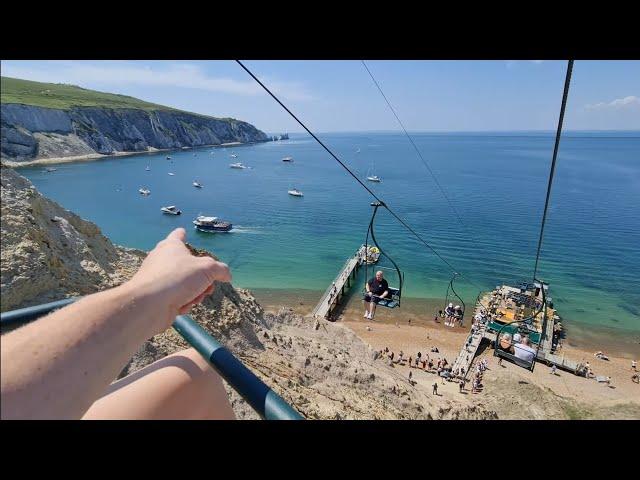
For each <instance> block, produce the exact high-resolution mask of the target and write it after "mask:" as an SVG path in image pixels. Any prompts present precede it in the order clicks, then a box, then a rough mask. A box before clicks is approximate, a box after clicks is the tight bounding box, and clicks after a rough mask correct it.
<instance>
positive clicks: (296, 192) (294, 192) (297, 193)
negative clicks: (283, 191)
mask: <svg viewBox="0 0 640 480" xmlns="http://www.w3.org/2000/svg"><path fill="white" fill-rule="evenodd" d="M287 193H288V194H289V195H291V196H294V197H304V195H303V193H302V192H301V191H300V190H298V189H297V188H293V189H292V190H289V191H288V192H287Z"/></svg>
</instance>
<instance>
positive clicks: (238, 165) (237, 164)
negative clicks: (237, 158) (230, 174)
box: [229, 162, 247, 169]
mask: <svg viewBox="0 0 640 480" xmlns="http://www.w3.org/2000/svg"><path fill="white" fill-rule="evenodd" d="M229 166H230V167H231V168H240V169H244V168H247V167H246V166H245V165H243V164H242V163H241V162H238V163H230V164H229Z"/></svg>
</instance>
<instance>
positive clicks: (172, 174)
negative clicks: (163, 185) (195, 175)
mask: <svg viewBox="0 0 640 480" xmlns="http://www.w3.org/2000/svg"><path fill="white" fill-rule="evenodd" d="M167 175H171V176H172V177H173V176H174V175H175V173H173V172H169V173H168V174H167Z"/></svg>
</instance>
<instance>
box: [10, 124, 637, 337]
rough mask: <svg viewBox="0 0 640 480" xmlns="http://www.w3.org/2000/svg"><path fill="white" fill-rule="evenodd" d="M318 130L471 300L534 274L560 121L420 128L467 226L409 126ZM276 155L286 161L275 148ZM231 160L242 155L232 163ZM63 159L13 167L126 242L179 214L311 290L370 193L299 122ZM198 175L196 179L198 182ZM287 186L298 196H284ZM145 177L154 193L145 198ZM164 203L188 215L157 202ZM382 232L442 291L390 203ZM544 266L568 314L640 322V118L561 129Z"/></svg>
mask: <svg viewBox="0 0 640 480" xmlns="http://www.w3.org/2000/svg"><path fill="white" fill-rule="evenodd" d="M320 138H321V139H322V140H323V141H324V142H326V144H327V145H328V146H329V147H330V148H332V149H333V150H334V151H335V152H336V154H337V155H338V156H339V157H340V158H341V159H343V161H344V162H345V163H346V164H347V165H349V167H350V168H352V169H353V171H354V172H356V174H357V175H358V176H359V177H360V178H361V179H363V180H364V177H366V175H367V173H375V174H377V175H378V176H380V177H381V178H382V182H381V183H379V184H376V183H369V182H366V183H367V184H368V185H369V186H370V187H371V188H372V189H373V190H374V191H375V192H377V193H378V194H379V195H380V196H381V197H382V198H383V199H384V200H385V201H386V202H387V203H388V204H389V206H390V207H391V208H392V209H394V210H395V211H396V212H397V213H398V214H399V215H400V216H401V217H403V218H404V219H405V220H406V221H407V222H408V223H409V224H410V225H411V226H412V227H413V228H414V229H415V230H416V231H418V232H419V233H420V234H421V235H423V236H424V238H425V239H426V240H427V241H428V242H429V243H430V244H431V245H432V246H433V247H434V248H435V249H436V250H437V251H438V252H439V253H440V254H441V255H442V256H443V257H444V258H446V259H447V261H449V262H450V263H451V264H452V265H453V266H454V267H455V269H456V270H458V271H459V272H461V273H462V274H463V278H460V279H459V280H458V281H457V283H456V289H457V290H458V292H459V293H460V294H461V295H462V296H463V298H464V299H465V301H466V303H467V305H472V304H473V302H474V300H475V298H476V295H477V294H478V290H479V287H480V288H482V289H486V290H489V289H492V288H493V287H495V286H496V285H498V284H501V283H503V282H516V281H520V280H530V279H531V276H532V273H533V266H534V256H535V250H536V243H537V240H538V234H539V228H540V220H541V215H542V210H543V206H544V195H545V192H546V187H547V180H548V175H549V166H550V162H551V157H552V151H553V140H554V138H553V133H551V132H548V133H541V132H532V133H521V132H518V133H448V134H446V133H443V134H435V133H428V134H427V133H424V134H420V133H416V134H413V138H414V140H415V142H416V144H417V146H418V147H419V149H420V150H421V152H422V154H423V156H424V158H425V159H426V161H427V162H428V163H429V165H430V166H431V168H432V170H433V171H434V172H435V174H436V176H437V177H438V180H439V181H440V183H441V185H442V186H443V188H444V189H445V190H446V192H447V194H448V196H449V198H450V200H451V202H452V203H453V205H454V206H455V208H456V210H457V211H458V212H459V214H460V216H461V218H462V221H463V224H464V225H461V224H460V222H458V220H457V218H456V216H455V215H454V213H453V212H452V210H451V208H450V206H449V204H448V203H447V201H446V200H445V199H444V197H443V196H442V194H441V193H440V191H439V190H438V188H437V187H436V184H435V183H434V181H433V179H432V178H431V176H430V175H429V173H428V171H427V169H426V168H425V166H424V165H423V164H422V163H421V161H420V159H419V158H418V156H417V155H416V153H415V151H414V150H413V147H412V146H411V144H410V143H409V141H408V140H407V138H406V137H405V136H404V135H402V134H397V133H354V134H346V133H340V134H322V135H320ZM358 149H360V152H359V153H357V150H358ZM232 152H235V153H236V154H237V155H238V158H237V159H234V158H231V157H230V154H231V153H232ZM194 153H195V154H194ZM167 155H170V156H171V157H172V160H171V161H169V160H167V159H166V156H167ZM285 156H292V157H293V158H294V162H293V163H285V162H282V161H281V159H282V157H285ZM236 161H240V162H243V163H244V164H246V165H248V166H250V167H251V169H247V170H236V169H231V168H229V164H230V163H232V162H236ZM147 164H149V165H150V166H151V171H148V172H147V171H145V166H146V165H147ZM56 168H57V171H55V172H51V173H47V172H46V171H45V169H44V167H42V166H34V167H27V168H23V169H20V173H21V174H23V175H25V176H27V177H28V178H29V179H30V180H31V181H32V182H33V183H34V184H35V186H36V187H37V188H38V189H39V190H40V191H41V192H42V193H43V194H44V195H46V196H48V197H50V198H52V199H54V200H56V201H57V202H59V203H60V204H62V205H63V206H64V207H65V208H67V209H69V210H72V211H74V212H76V213H77V214H79V215H80V216H82V217H83V218H86V219H88V220H91V221H93V222H95V223H96V224H98V225H99V226H100V228H101V229H102V231H103V232H104V233H105V234H106V235H107V236H108V237H109V238H110V239H111V240H112V241H114V242H115V243H118V244H121V245H125V246H129V247H136V248H141V249H151V248H152V247H153V246H154V245H155V243H156V242H158V241H159V240H160V239H162V238H163V237H164V236H165V235H166V234H167V233H168V232H169V231H171V229H173V228H174V227H177V226H182V227H185V228H186V229H187V232H188V241H189V242H191V243H192V244H194V245H195V246H198V247H201V248H206V249H208V250H211V251H212V252H214V253H215V254H216V255H218V256H219V257H220V258H221V259H222V260H223V261H225V262H226V263H227V264H229V266H230V267H231V270H232V273H233V278H234V284H235V285H236V286H240V287H246V288H257V289H261V288H263V289H286V290H292V289H308V290H313V291H317V292H318V296H319V295H320V292H321V291H323V290H324V289H325V288H326V287H327V286H328V285H329V284H330V283H331V280H332V279H333V277H334V276H335V275H336V273H337V271H338V269H339V268H340V266H341V265H342V264H343V262H344V261H345V260H346V258H347V257H348V256H350V255H352V254H353V253H354V252H355V250H356V249H357V247H358V246H359V245H361V244H362V243H363V242H364V239H365V234H366V229H367V225H368V222H369V217H370V214H371V211H372V208H371V206H370V201H371V200H372V199H371V197H370V196H369V194H368V193H367V192H365V191H364V190H363V189H362V188H361V187H360V186H359V185H358V184H357V183H356V182H355V180H354V179H353V178H351V177H349V176H348V175H347V174H346V172H345V171H344V170H343V169H342V167H341V166H340V165H338V164H337V163H336V162H335V160H333V159H332V158H331V157H330V156H329V155H328V154H327V153H326V152H325V151H324V150H323V149H322V148H321V147H320V146H319V145H318V144H317V143H316V142H315V141H314V140H313V139H312V138H311V137H308V136H306V135H302V134H298V135H295V134H294V135H291V139H290V140H287V141H280V142H270V143H264V144H257V145H246V146H237V147H227V148H226V149H223V148H219V147H217V148H212V147H208V148H199V149H195V150H182V151H174V152H161V153H150V154H141V155H135V156H125V157H117V158H106V159H102V160H98V161H86V162H77V163H67V164H60V165H57V166H56ZM168 172H173V173H175V175H174V176H170V175H168ZM196 179H197V180H198V181H199V182H201V183H202V184H203V185H204V188H203V189H196V188H194V187H193V186H192V182H193V181H194V180H196ZM294 186H295V187H297V188H299V189H300V190H302V191H303V192H304V197H303V198H295V197H292V196H289V195H288V194H287V190H288V189H290V188H291V187H294ZM140 187H147V188H149V189H150V190H151V195H150V196H148V197H143V196H141V195H140V194H139V193H138V189H139V188H140ZM165 205H177V206H178V208H180V209H181V210H182V212H183V214H182V215H181V216H177V217H174V216H167V215H163V214H161V212H160V207H162V206H165ZM198 214H203V215H215V216H219V217H221V218H223V219H226V220H229V221H231V222H232V223H233V224H234V226H235V228H234V231H233V232H231V233H228V234H206V233H200V232H197V231H195V230H194V228H193V225H192V223H191V222H192V220H193V219H194V218H195V217H196V216H197V215H198ZM376 236H377V239H378V241H379V243H380V245H381V246H382V247H383V249H385V250H386V251H387V253H389V254H390V255H391V256H392V257H393V258H394V259H395V261H396V262H397V263H398V264H399V265H400V267H401V268H402V269H403V271H404V273H405V280H406V284H405V291H404V296H406V297H418V298H443V297H444V295H445V292H446V288H447V284H448V282H449V279H450V277H451V271H450V270H449V268H448V267H447V266H446V265H445V264H444V263H443V262H441V261H440V260H439V259H438V258H437V257H436V256H435V255H434V254H433V253H432V252H431V251H429V250H428V249H427V248H426V247H424V245H422V244H420V243H419V242H417V241H416V240H415V239H414V238H413V237H412V236H411V235H410V234H409V233H408V232H407V231H406V230H404V228H403V227H402V226H400V225H399V224H398V223H397V222H396V221H395V220H394V219H393V218H392V217H391V215H389V213H388V212H386V211H384V210H381V211H380V212H379V214H378V221H377V223H376ZM383 265H384V262H383ZM387 266H389V265H388V264H387ZM539 270H540V273H539V275H538V276H539V277H540V278H542V279H544V280H545V281H547V282H549V283H550V285H551V293H552V297H553V299H554V303H555V306H556V308H557V309H558V310H559V313H560V315H561V316H562V317H563V318H564V319H565V322H566V323H570V322H575V323H576V324H580V325H582V326H583V327H587V328H588V327H590V326H591V327H593V326H601V327H608V328H612V329H615V330H616V331H619V332H620V333H624V332H627V333H631V331H633V332H635V333H637V332H640V281H639V280H638V275H639V272H640V132H606V133H598V132H593V133H590V132H567V133H565V134H564V136H563V138H562V141H561V144H560V152H559V156H558V163H557V168H556V175H555V180H554V184H553V193H552V196H551V204H550V208H549V212H548V222H547V226H546V230H545V239H544V244H543V248H542V255H541V262H540V267H539ZM388 275H389V276H390V278H391V279H392V280H391V281H390V283H391V284H392V285H393V284H394V283H395V281H394V280H393V275H392V273H391V272H389V274H388ZM467 279H469V280H470V281H469V280H467ZM470 282H473V283H470ZM635 333H634V335H635Z"/></svg>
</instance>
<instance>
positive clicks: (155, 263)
mask: <svg viewBox="0 0 640 480" xmlns="http://www.w3.org/2000/svg"><path fill="white" fill-rule="evenodd" d="M185 238H186V232H185V230H184V228H177V229H175V230H174V231H173V232H171V233H170V234H169V235H168V236H167V238H166V239H164V240H162V241H161V242H159V243H158V244H157V245H156V247H155V248H154V249H153V250H151V252H149V255H147V258H145V260H144V262H142V265H141V266H140V269H139V270H138V272H137V273H136V274H135V275H134V276H133V278H132V279H131V280H129V281H128V282H127V283H126V284H125V285H126V286H127V288H130V289H132V291H133V292H134V293H135V294H136V296H138V295H142V296H143V297H145V298H147V299H149V300H150V301H151V302H152V304H154V305H161V306H163V307H165V309H166V310H167V318H166V319H165V320H166V322H167V324H166V325H165V326H164V327H165V328H168V327H169V326H170V325H171V323H172V322H173V319H174V318H175V316H176V315H178V314H184V313H187V312H188V311H189V310H190V309H191V307H192V306H193V305H196V304H198V303H200V302H201V301H202V300H203V299H204V298H205V297H206V296H207V295H209V294H211V293H212V292H213V289H214V285H213V282H214V281H216V280H217V281H220V282H230V281H231V273H230V272H229V267H228V266H227V265H225V264H224V263H221V262H217V261H216V260H214V259H213V258H211V257H207V256H204V257H195V256H193V255H192V254H191V252H189V250H188V249H187V247H186V246H185V244H184V240H185Z"/></svg>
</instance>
